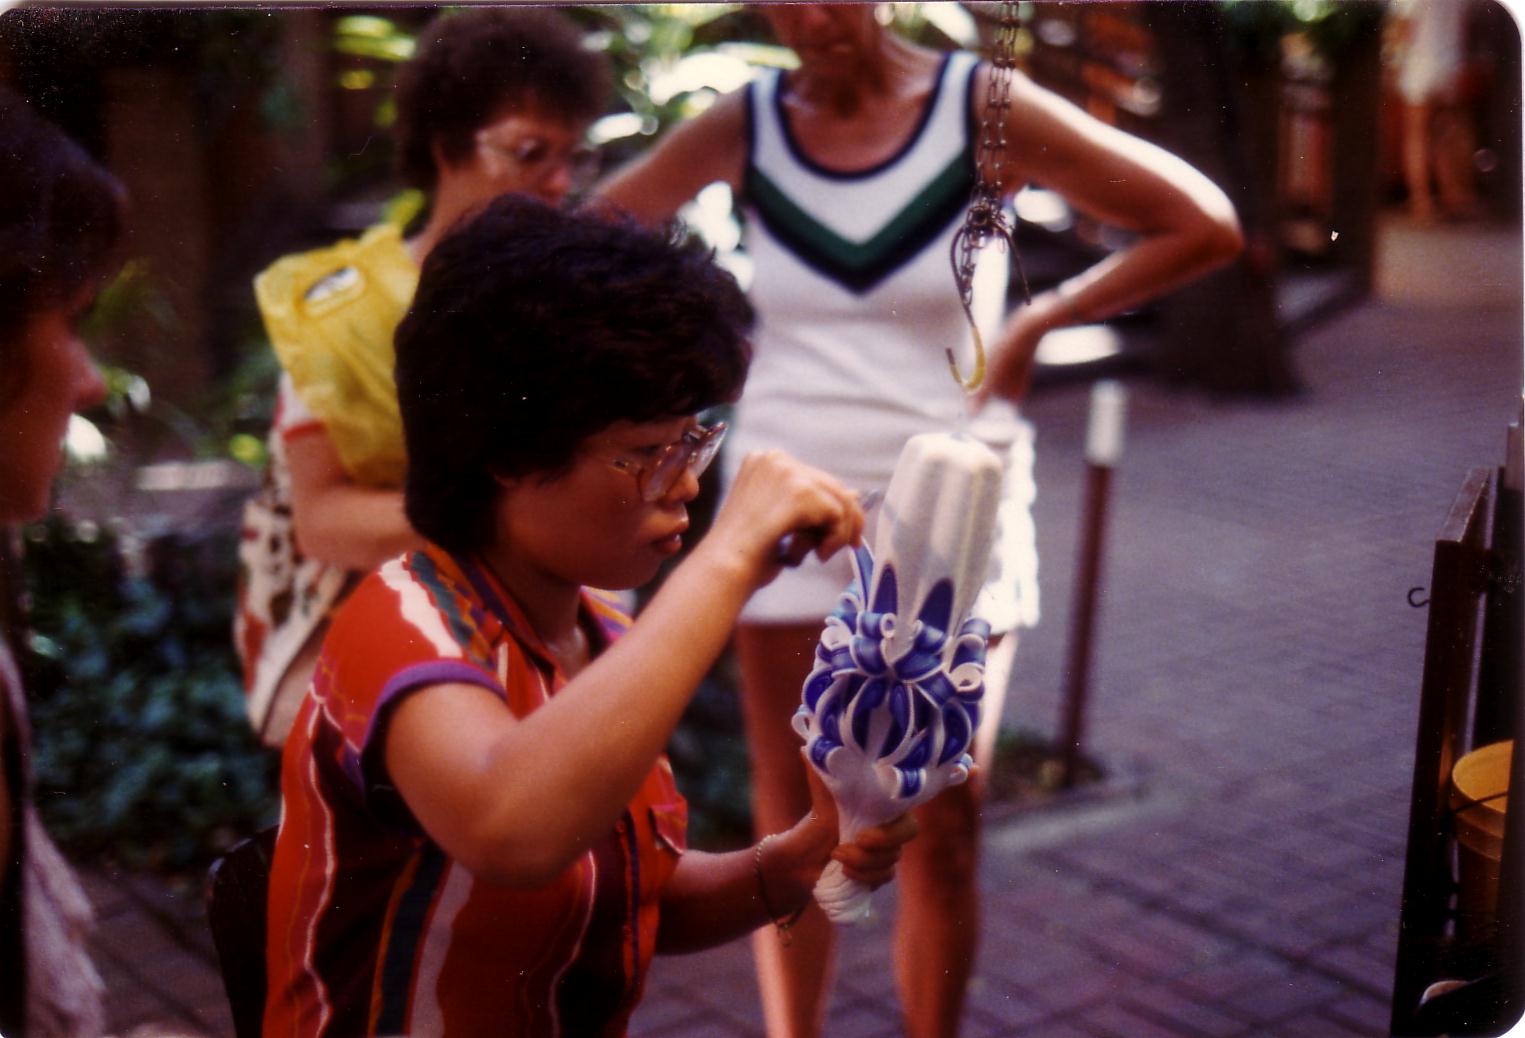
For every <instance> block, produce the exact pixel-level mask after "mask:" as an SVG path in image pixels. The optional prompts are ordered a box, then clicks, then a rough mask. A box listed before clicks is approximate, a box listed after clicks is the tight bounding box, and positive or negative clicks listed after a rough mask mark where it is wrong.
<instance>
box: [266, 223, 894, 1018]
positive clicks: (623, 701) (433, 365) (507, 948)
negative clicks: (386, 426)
mask: <svg viewBox="0 0 1525 1038" xmlns="http://www.w3.org/2000/svg"><path fill="white" fill-rule="evenodd" d="M749 321H750V311H749V310H748V308H747V305H746V303H745V301H744V299H743V297H742V295H741V293H740V290H739V289H738V288H737V286H736V284H735V282H734V280H732V279H731V277H730V276H729V275H728V274H726V273H724V272H722V271H721V270H720V269H719V268H718V267H716V266H715V264H714V262H713V260H712V258H711V257H710V256H709V255H708V254H707V253H706V252H705V251H704V250H702V249H700V248H699V247H698V246H697V245H695V244H692V243H688V244H682V243H679V242H676V241H674V240H673V239H672V238H671V237H670V236H669V235H668V234H666V233H662V232H655V231H650V230H646V229H642V228H639V227H637V226H635V225H633V224H629V223H621V222H616V221H613V220H610V219H605V218H603V217H601V216H596V215H587V214H577V213H567V212H561V211H558V210H556V209H553V208H551V207H550V206H548V205H545V204H543V203H541V202H538V201H535V200H533V199H529V198H525V197H522V196H505V197H503V198H500V199H498V200H497V201H495V202H493V203H492V204H491V205H489V206H488V207H487V208H486V209H485V210H483V211H482V212H481V213H480V214H479V215H478V216H477V217H476V218H475V219H473V220H472V221H470V222H469V223H467V224H465V225H463V226H462V227H460V228H458V229H457V230H456V231H454V232H453V233H452V234H450V235H449V236H447V237H446V238H445V239H444V240H443V241H441V243H440V244H439V245H438V246H436V247H435V249H434V250H433V251H432V252H431V253H430V254H429V256H428V258H427V259H426V261H425V263H424V266H423V271H422V276H421V280H420V283H419V288H418V292H417V295H416V296H415V298H414V301H413V306H412V309H411V311H410V312H409V315H408V317H407V319H406V320H405V321H404V322H403V323H402V325H401V326H400V327H399V329H398V333H397V342H396V345H397V389H398V399H399V402H400V404H401V408H402V417H403V425H404V429H405V432H406V435H407V447H408V456H409V471H408V477H407V483H406V488H405V496H406V502H407V509H408V516H409V518H410V519H411V521H412V522H413V523H414V524H415V525H416V527H417V529H418V531H419V532H420V533H421V534H423V536H424V537H425V538H426V539H427V540H428V541H429V542H430V543H429V545H428V546H427V547H426V548H425V549H424V550H422V551H418V552H413V553H410V554H408V555H405V556H403V557H401V558H399V559H396V560H394V561H392V562H389V563H387V564H385V565H384V566H382V568H381V569H380V570H379V571H378V572H377V573H375V574H373V575H372V576H371V577H369V578H368V579H367V580H366V581H365V582H363V583H362V584H361V585H360V586H359V588H358V589H357V590H356V591H355V593H354V594H353V595H352V596H351V597H350V598H349V600H348V601H347V602H346V603H345V605H344V606H343V607H342V608H341V610H340V611H339V614H338V616H337V617H336V618H335V620H334V623H333V626H332V627H331V629H330V631H329V633H328V636H327V638H326V640H325V642H324V647H323V655H322V658H321V659H320V661H319V664H318V668H317V673H316V676H315V678H314V680H313V684H312V686H311V689H310V690H309V693H308V698H307V700H306V702H305V703H304V705H303V708H302V712H301V713H300V714H299V716H298V717H297V721H296V724H295V726H294V728H293V732H292V737H291V739H290V741H289V742H288V743H287V745H286V753H285V759H284V769H283V775H282V797H283V814H282V822H281V831H280V835H279V837H278V839H277V843H276V851H275V858H274V862H273V866H272V875H271V886H270V891H271V893H270V921H269V926H270V934H271V945H270V952H269V973H270V993H269V998H268V1000H267V1003H266V1028H267V1033H282V1034H285V1033H300V1034H304V1035H354V1034H366V1035H370V1034H426V1033H427V1034H434V1033H463V1034H465V1033H471V1034H476V1033H483V1034H485V1033H495V1034H526V1035H529V1034H535V1035H539V1034H567V1035H574V1034H575V1035H609V1036H616V1035H622V1034H624V1032H625V1028H626V1026H627V1025H628V1022H629V1017H630V1013H631V1012H632V1010H633V1009H634V1007H635V1005H636V1003H637V1002H638V1001H639V999H640V994H641V990H642V986H643V984H644V982H645V976H646V972H647V969H648V967H649V965H650V962H651V958H652V956H653V955H654V954H655V953H656V952H657V951H689V950H696V949H699V948H703V947H708V946H711V945H714V944H718V943H721V942H723V941H727V940H731V939H734V938H736V937H739V936H741V935H743V934H745V933H747V932H749V931H751V930H754V929H757V928H758V927H761V926H766V925H768V924H769V922H770V921H772V922H775V923H778V924H779V925H780V926H781V927H784V928H787V926H788V925H790V924H791V922H792V920H793V918H795V917H796V916H797V915H798V913H799V911H800V910H802V909H803V907H804V906H805V904H806V903H807V902H808V900H809V898H810V891H811V889H812V887H813V886H814V884H815V883H816V881H817V880H818V879H819V877H820V875H821V872H822V870H823V868H824V867H825V866H826V864H827V862H828V861H829V860H831V859H832V858H836V859H837V860H839V861H840V862H841V863H842V864H843V867H844V869H845V870H846V872H847V874H848V875H849V876H851V877H853V878H855V879H857V880H859V881H861V882H863V883H866V884H868V885H869V886H877V885H879V884H881V883H884V882H886V881H887V880H888V879H889V878H890V876H891V875H892V873H893V869H894V864H895V861H896V858H897V857H898V854H899V848H900V846H901V845H902V844H903V843H904V842H905V841H906V840H907V839H909V838H910V836H911V834H912V833H913V832H914V828H915V827H914V824H913V823H911V822H910V821H909V819H905V818H902V819H898V820H896V821H894V822H891V823H889V824H887V825H885V826H882V827H876V828H873V829H870V830H867V831H866V832H864V833H862V834H860V835H859V836H858V837H857V838H856V839H855V840H854V842H853V843H851V844H845V845H840V846H839V845H838V839H839V837H838V833H837V819H836V810H835V808H834V806H833V805H832V803H831V800H830V796H829V794H826V793H825V792H824V787H822V786H821V785H820V784H819V783H817V784H816V787H817V795H818V799H817V801H816V803H815V805H814V810H813V811H812V812H811V813H810V814H809V815H807V816H806V817H805V818H803V819H801V820H800V821H799V822H798V823H797V824H796V825H794V826H793V827H792V828H790V829H788V830H785V831H784V832H781V833H776V834H774V835H772V836H769V837H767V838H765V839H764V840H763V841H762V842H761V843H759V844H758V845H756V846H755V847H752V848H748V849H747V850H745V851H735V852H730V853H726V854H706V853H702V852H698V851H687V850H685V832H686V824H687V808H686V804H685V802H684V800H683V798H682V796H681V795H680V794H679V793H678V791H677V789H676V787H675V785H674V781H673V776H672V771H671V768H670V767H669V766H668V764H667V762H666V759H665V758H664V756H663V747H664V746H665V745H666V743H667V740H668V739H669V738H670V737H671V735H672V732H673V728H674V726H675V725H676V724H677V722H678V719H679V718H680V716H681V715H682V713H683V710H684V708H685V706H686V705H687V703H688V701H689V699H690V698H691V697H692V695H693V692H694V690H695V689H696V688H697V687H698V684H699V682H700V680H701V679H702V678H703V677H704V675H705V673H706V672H707V671H708V670H709V668H710V666H711V665H712V664H713V662H714V660H715V658H716V657H717V656H718V655H719V653H720V651H721V649H722V648H723V647H724V645H725V643H726V641H727V639H728V638H729V635H730V631H731V628H732V626H733V624H734V623H735V620H736V616H737V614H738V612H739V611H740V608H741V605H742V604H743V603H744V602H745V601H746V599H747V597H748V596H749V595H750V594H751V593H752V592H753V591H754V590H755V589H756V588H757V587H758V586H760V585H761V584H763V583H765V582H766V581H767V580H769V579H770V578H771V577H772V575H773V574H775V573H776V572H777V570H778V562H777V561H776V559H775V554H774V553H775V551H776V549H777V545H778V541H779V539H780V538H781V537H782V536H784V535H785V534H786V533H788V532H790V531H794V530H810V531H812V533H813V535H815V536H819V537H820V539H821V547H820V549H819V550H820V551H821V552H822V553H824V554H831V553H833V552H835V551H837V550H839V549H840V548H842V547H843V546H845V545H847V544H849V543H854V542H856V541H857V539H858V537H859V535H860V533H861V530H862V524H863V514H862V512H861V510H860V509H859V508H858V507H857V503H856V500H855V498H854V497H853V495H852V494H851V493H850V492H849V491H848V490H847V489H846V488H844V487H843V486H842V485H841V484H839V483H838V482H837V481H836V480H834V479H832V478H831V477H829V476H827V475H825V474H824V473H821V472H819V471H818V470H816V469H813V468H810V467H808V466H805V465H802V464H800V463H799V462H796V461H794V460H793V459H790V458H788V457H786V456H784V455H782V454H777V453H772V454H760V455H755V456H753V457H750V458H748V459H746V460H745V461H744V462H743V463H742V465H741V468H740V471H739V472H738V475H737V478H736V480H735V483H734V486H733V489H732V491H731V494H730V495H729V497H728V499H727V502H726V504H725V505H724V507H722V509H721V510H720V512H719V514H718V515H717V516H716V518H715V522H714V524H713V526H712V527H711V530H710V532H709V534H708V535H707V536H706V537H705V538H704V540H703V541H702V542H700V543H699V544H698V545H696V546H695V547H694V550H693V552H692V553H691V555H690V557H689V558H688V559H686V560H685V561H684V562H683V563H682V564H680V565H679V566H677V567H676V568H675V569H674V570H673V572H672V573H671V574H670V575H669V576H668V578H667V580H666V581H665V582H664V584H663V586H662V588H661V590H660V591H659V592H658V593H657V594H656V595H655V596H654V597H653V598H652V599H651V601H650V602H649V603H648V605H647V607H646V609H645V611H644V612H643V614H642V617H641V620H640V621H639V623H636V624H634V625H631V623H630V621H629V619H628V618H626V617H625V616H624V615H623V614H621V613H620V612H619V611H618V609H617V608H616V607H614V606H613V605H612V604H610V601H609V596H608V595H606V594H604V593H602V592H591V591H588V590H586V589H585V586H593V587H601V588H619V587H632V586H635V585H638V584H641V583H644V582H645V581H647V580H649V579H650V578H651V577H652V576H653V575H654V574H655V573H656V571H657V569H658V567H659V566H660V565H661V563H662V562H663V560H665V559H667V558H669V557H670V556H672V555H673V554H674V553H675V552H676V551H677V550H678V548H679V547H680V545H681V541H682V534H683V531H684V529H685V528H686V526H687V524H688V518H687V514H686V509H685V506H686V504H687V502H688V501H690V500H691V499H692V498H693V497H694V495H695V494H696V493H697V490H698V476H699V472H700V470H701V469H702V468H703V466H704V465H705V463H706V462H707V461H708V459H709V457H710V456H711V454H712V448H713V447H714V446H715V445H716V443H717V440H718V436H717V435H715V434H714V433H712V432H710V431H707V430H706V429H704V428H703V427H702V426H701V425H700V424H699V422H698V419H697V415H698V413H699V412H701V411H702V410H704V409H705V408H708V407H710V406H712V405H714V404H717V403H721V402H723V401H726V400H730V399H732V398H734V397H735V396H736V394H737V393H738V392H739V391H740V388H741V383H742V380H743V378H744V377H745V374H746V369H747V362H748V346H747V340H746V338H745V336H746V332H747V328H748V324H749ZM800 767H805V764H804V763H803V761H802V762H801V763H800Z"/></svg>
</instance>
